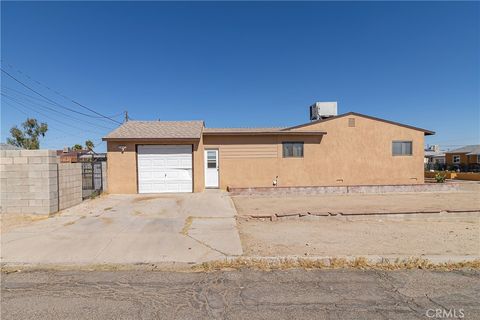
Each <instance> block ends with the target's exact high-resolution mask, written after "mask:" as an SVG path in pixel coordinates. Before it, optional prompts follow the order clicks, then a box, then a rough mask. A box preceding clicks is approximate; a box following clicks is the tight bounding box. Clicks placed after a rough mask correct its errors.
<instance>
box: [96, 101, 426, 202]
mask: <svg viewBox="0 0 480 320" xmlns="http://www.w3.org/2000/svg"><path fill="white" fill-rule="evenodd" d="M335 109H336V106H335ZM432 134H434V132H432V131H429V130H425V129H421V128H416V127H412V126H409V125H404V124H400V123H396V122H392V121H388V120H383V119H379V118H375V117H370V116H367V115H363V114H359V113H354V112H349V113H345V114H342V115H338V116H335V115H333V116H332V114H328V117H327V116H325V117H323V116H321V117H320V119H319V120H315V121H311V122H308V123H305V124H301V125H298V126H293V127H287V128H205V126H204V122H203V121H128V122H126V123H124V124H123V125H121V126H120V127H119V128H117V129H116V130H114V131H112V132H111V133H109V134H108V135H107V136H106V137H104V138H103V140H106V141H107V154H108V157H107V162H108V191H109V192H110V193H159V192H192V191H194V192H201V191H203V190H204V189H205V188H220V189H226V188H227V187H271V186H272V185H274V184H277V185H278V186H279V187H286V186H288V187H300V186H329V185H334V186H346V185H382V184H417V183H423V182H424V167H423V158H424V136H425V135H432Z"/></svg>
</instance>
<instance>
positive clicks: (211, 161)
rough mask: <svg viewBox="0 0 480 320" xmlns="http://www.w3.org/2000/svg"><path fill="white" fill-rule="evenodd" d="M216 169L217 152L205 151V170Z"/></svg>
mask: <svg viewBox="0 0 480 320" xmlns="http://www.w3.org/2000/svg"><path fill="white" fill-rule="evenodd" d="M216 167H217V152H216V151H214V150H211V151H210V150H209V151H207V168H211V169H215V168H216Z"/></svg>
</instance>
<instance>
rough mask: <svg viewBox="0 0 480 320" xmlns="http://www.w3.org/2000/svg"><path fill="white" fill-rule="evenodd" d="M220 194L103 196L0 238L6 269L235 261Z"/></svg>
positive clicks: (238, 249) (229, 218)
mask: <svg viewBox="0 0 480 320" xmlns="http://www.w3.org/2000/svg"><path fill="white" fill-rule="evenodd" d="M235 214H236V211H235V208H234V206H233V204H232V202H231V200H230V198H229V197H228V195H227V194H226V193H224V192H219V191H215V192H204V193H192V194H162V195H157V194H156V195H107V196H102V197H99V198H97V199H94V200H91V201H86V202H84V203H82V204H80V205H78V206H76V207H73V208H70V209H67V210H64V211H63V212H61V213H60V214H58V215H55V216H52V217H49V218H48V219H44V220H40V221H35V222H31V223H29V224H28V225H24V226H20V227H17V228H14V229H11V230H9V231H7V232H5V233H3V234H2V237H1V241H2V252H1V259H2V262H3V263H6V264H108V263H114V264H122V263H125V264H131V263H161V262H182V263H199V262H204V261H208V260H216V259H221V258H223V257H225V256H226V255H229V256H235V255H241V254H242V246H241V244H240V238H239V236H238V231H237V226H236V222H235Z"/></svg>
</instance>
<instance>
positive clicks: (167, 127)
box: [103, 120, 203, 140]
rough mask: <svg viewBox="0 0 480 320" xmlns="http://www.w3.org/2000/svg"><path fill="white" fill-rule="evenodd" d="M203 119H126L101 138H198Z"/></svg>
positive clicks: (200, 134)
mask: <svg viewBox="0 0 480 320" xmlns="http://www.w3.org/2000/svg"><path fill="white" fill-rule="evenodd" d="M202 130H203V121H133V120H132V121H127V122H125V123H124V124H122V125H121V126H120V127H118V128H117V129H115V130H113V131H112V132H110V133H109V134H107V135H106V136H105V137H103V140H110V139H200V137H201V136H202Z"/></svg>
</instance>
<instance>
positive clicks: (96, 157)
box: [57, 147, 107, 163]
mask: <svg viewBox="0 0 480 320" xmlns="http://www.w3.org/2000/svg"><path fill="white" fill-rule="evenodd" d="M57 156H58V157H59V159H60V162H61V163H76V162H92V161H106V160H107V159H106V158H107V154H106V153H96V152H93V151H89V150H72V149H71V148H68V147H65V148H64V149H63V150H57Z"/></svg>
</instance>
